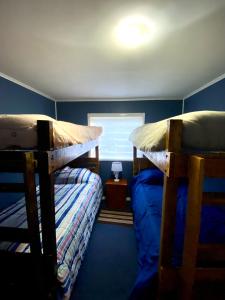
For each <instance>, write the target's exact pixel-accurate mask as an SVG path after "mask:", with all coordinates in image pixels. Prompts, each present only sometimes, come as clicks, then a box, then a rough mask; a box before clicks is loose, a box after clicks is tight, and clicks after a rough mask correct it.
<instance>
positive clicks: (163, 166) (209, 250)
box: [133, 120, 225, 300]
mask: <svg viewBox="0 0 225 300" xmlns="http://www.w3.org/2000/svg"><path fill="white" fill-rule="evenodd" d="M182 127H183V124H182V120H169V121H168V126H167V134H166V150H165V151H159V152H147V153H144V152H143V154H144V156H145V157H146V158H147V159H148V161H149V162H147V160H146V158H141V159H139V158H137V157H136V154H137V151H136V148H135V147H134V169H133V171H134V173H137V171H138V170H140V167H141V168H143V167H144V168H146V167H150V166H152V165H153V166H156V167H158V168H159V169H160V170H161V171H162V172H163V173H164V187H163V188H164V190H163V208H162V224H161V242H160V259H159V269H158V270H159V275H158V299H168V295H169V293H170V292H171V291H175V290H176V291H178V294H177V296H178V298H179V299H182V300H190V299H192V297H193V286H194V284H195V282H198V281H199V282H202V281H203V282H208V281H215V282H218V281H219V282H221V281H222V282H223V283H224V282H225V264H224V262H225V244H200V243H199V233H200V224H201V208H202V205H203V204H207V205H225V193H215V192H214V193H212V192H210V193H205V192H203V179H204V177H214V178H225V153H217V154H194V155H192V154H186V153H182V148H181V146H182ZM182 177H186V178H188V206H187V212H186V227H185V238H184V248H183V260H182V265H181V267H180V268H174V267H173V266H172V264H171V262H172V255H173V247H174V234H175V224H176V206H177V189H178V184H179V179H180V178H182ZM199 261H206V262H207V263H209V262H210V267H209V266H208V267H198V262H199ZM221 262H223V267H221V265H220V263H221ZM219 266H220V267H219Z"/></svg>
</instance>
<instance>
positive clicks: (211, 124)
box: [129, 111, 225, 152]
mask: <svg viewBox="0 0 225 300" xmlns="http://www.w3.org/2000/svg"><path fill="white" fill-rule="evenodd" d="M170 119H172V120H173V119H180V120H183V131H182V149H183V150H187V151H192V150H193V151H194V150H197V151H198V152H199V151H200V152H205V151H225V139H224V136H223V135H222V134H221V133H222V132H224V130H225V112H221V111H196V112H191V113H186V114H182V115H179V116H176V117H173V118H170ZM168 120H169V119H165V120H162V121H159V122H155V123H149V124H145V125H143V126H140V127H138V128H136V129H135V130H134V131H133V132H132V133H131V135H130V138H129V139H130V141H131V142H132V143H133V145H134V146H136V147H137V148H138V149H140V150H142V151H144V152H149V151H162V150H165V147H166V132H167V121H168Z"/></svg>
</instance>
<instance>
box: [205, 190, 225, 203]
mask: <svg viewBox="0 0 225 300" xmlns="http://www.w3.org/2000/svg"><path fill="white" fill-rule="evenodd" d="M202 202H203V204H209V205H225V193H216V192H208V193H203V199H202Z"/></svg>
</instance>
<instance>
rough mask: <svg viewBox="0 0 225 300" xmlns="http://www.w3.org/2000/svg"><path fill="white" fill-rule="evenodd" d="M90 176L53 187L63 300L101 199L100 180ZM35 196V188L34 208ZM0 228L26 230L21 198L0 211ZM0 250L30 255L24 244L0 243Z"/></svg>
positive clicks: (71, 283)
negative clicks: (91, 179) (92, 179)
mask: <svg viewBox="0 0 225 300" xmlns="http://www.w3.org/2000/svg"><path fill="white" fill-rule="evenodd" d="M92 174H93V173H92ZM94 176H95V180H94V181H89V182H88V183H87V182H81V183H76V184H66V185H64V184H57V185H55V211H56V239H57V264H58V281H59V283H60V294H62V298H63V299H64V300H66V299H69V297H70V293H71V289H72V286H73V283H74V282H75V279H76V277H77V273H78V270H79V268H80V265H81V261H82V259H83V256H84V252H85V249H86V247H87V243H88V240H89V237H90V234H91V230H92V226H93V223H94V219H95V216H96V213H97V211H98V208H99V204H100V201H101V197H102V185H101V179H100V177H99V176H98V175H96V174H95V175H94ZM39 196H40V194H39V187H37V201H38V206H39ZM39 213H40V212H39ZM0 226H7V227H8V226H9V227H11V226H12V227H19V228H26V227H27V221H26V210H25V199H24V198H21V199H20V200H19V201H18V202H16V203H15V204H14V205H11V206H10V207H8V208H7V209H4V210H2V211H1V212H0ZM0 249H1V250H7V251H13V252H30V248H29V245H28V244H25V243H11V242H0Z"/></svg>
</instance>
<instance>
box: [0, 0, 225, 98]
mask: <svg viewBox="0 0 225 300" xmlns="http://www.w3.org/2000/svg"><path fill="white" fill-rule="evenodd" d="M132 15H143V16H145V17H148V18H150V19H151V20H152V21H153V22H154V23H155V28H156V32H155V36H154V37H153V38H152V40H151V42H150V43H149V44H146V45H144V46H143V47H140V48H136V49H125V48H122V47H121V46H119V45H118V44H117V43H116V42H115V39H114V35H113V31H114V28H115V26H116V25H117V23H118V22H119V21H120V20H121V19H122V18H123V17H127V16H132ZM0 72H2V73H4V74H6V75H8V76H11V77H13V78H15V79H17V80H19V81H21V82H23V83H25V84H27V85H29V86H31V87H33V88H34V89H37V90H40V91H42V92H43V93H45V94H47V95H49V96H51V97H53V98H54V99H58V100H59V99H60V100H62V99H64V100H72V99H92V98H93V99H105V98H110V99H116V98H121V99H123V98H124V99H126V98H129V99H134V98H150V99H181V98H183V97H185V96H186V95H187V94H189V93H191V92H192V91H194V90H195V89H197V88H199V87H200V86H202V85H204V84H205V83H207V82H209V81H211V80H213V79H214V78H216V77H218V76H220V75H221V74H224V73H225V0H214V1H213V0H151V1H150V0H148V1H144V0H135V1H132V0H130V1H129V0H124V1H123V0H79V1H78V0H64V1H63V0H19V1H18V0H0Z"/></svg>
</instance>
